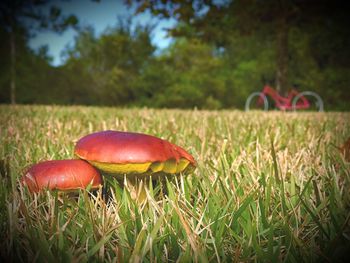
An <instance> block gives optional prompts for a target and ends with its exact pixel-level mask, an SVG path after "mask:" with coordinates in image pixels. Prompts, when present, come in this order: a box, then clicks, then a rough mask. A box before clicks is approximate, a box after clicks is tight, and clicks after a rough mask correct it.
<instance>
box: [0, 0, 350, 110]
mask: <svg viewBox="0 0 350 263" xmlns="http://www.w3.org/2000/svg"><path fill="white" fill-rule="evenodd" d="M349 22H350V15H349V8H348V4H347V3H346V1H340V0H333V1H331V0H329V1H327V0H231V1H229V0H216V1H214V0H203V1H197V0H186V1H179V0H172V1H165V0H129V1H119V0H114V1H112V0H101V1H91V0H90V1H89V0H81V1H67V0H66V1H45V0H32V1H28V0H2V1H1V2H0V61H1V63H0V103H6V104H10V103H12V104H15V103H20V104H63V105H72V104H79V105H103V106H117V107H135V106H136V107H144V106H146V107H155V108H199V109H221V108H239V109H243V107H244V103H245V100H246V98H247V97H248V95H249V94H250V93H252V92H254V91H260V90H262V88H263V86H264V84H266V83H268V84H270V85H272V86H273V87H274V88H276V89H277V90H278V91H279V92H280V94H282V95H283V94H286V92H287V91H288V90H289V89H290V88H291V87H297V89H298V90H299V91H304V90H311V91H315V92H317V93H318V94H320V96H321V97H322V99H323V100H324V103H325V107H326V109H327V110H350V29H349V25H350V23H349Z"/></svg>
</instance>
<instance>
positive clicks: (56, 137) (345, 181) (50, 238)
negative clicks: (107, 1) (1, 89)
mask: <svg viewBox="0 0 350 263" xmlns="http://www.w3.org/2000/svg"><path fill="white" fill-rule="evenodd" d="M349 120H350V114H349V113H288V112H267V113H266V112H249V113H245V112H241V111H231V110H225V111H197V110H188V111H182V110H152V109H118V108H97V107H61V106H15V107H11V106H5V105H3V106H0V132H1V133H0V145H1V146H2V147H1V148H0V159H1V181H0V183H1V184H0V187H1V189H0V206H1V207H0V209H1V211H2V212H1V217H0V220H1V235H2V238H1V240H2V241H1V242H2V244H1V248H2V249H1V255H2V257H5V258H8V259H12V260H14V261H16V262H17V261H18V260H22V261H27V260H28V259H32V260H34V261H35V260H38V261H43V260H44V261H45V260H47V261H49V262H54V261H59V262H62V261H64V262H66V261H79V262H80V261H82V262H84V261H107V262H109V261H113V262H115V261H126V260H131V261H133V262H138V261H140V260H143V261H144V262H163V261H170V262H175V261H179V262H189V261H199V262H206V261H212V262H220V261H221V262H225V261H236V262H237V261H240V262H251V261H257V262H262V261H266V262H276V261H286V262H304V261H306V262H319V261H320V260H322V261H334V262H341V261H342V260H344V262H345V255H346V254H345V252H346V251H347V250H348V249H350V246H349V242H350V241H349V239H350V231H349V228H350V226H349V224H350V223H349V217H350V209H349V207H350V191H349V189H350V172H349V171H350V169H349V168H350V163H349V160H346V158H345V155H343V154H342V153H341V151H340V150H339V147H340V146H342V144H343V143H344V142H345V141H346V140H347V138H349V137H350V121H349ZM106 129H112V130H121V131H134V132H141V133H147V134H152V135H155V136H158V137H161V138H163V139H167V140H169V141H171V142H173V143H175V144H177V145H179V146H181V147H183V148H184V149H186V150H188V151H189V152H190V153H191V154H192V155H193V156H194V157H195V159H196V160H197V168H196V169H195V170H194V171H193V172H191V173H190V174H187V175H180V176H178V177H176V178H174V179H169V180H168V181H166V182H163V183H162V184H159V183H155V184H149V186H148V190H147V191H148V194H147V201H146V202H145V203H144V204H139V203H138V202H137V201H135V200H134V199H133V198H132V197H131V194H130V189H129V188H127V187H122V186H121V184H120V183H118V182H117V181H116V180H114V179H113V178H112V177H111V176H104V178H105V184H106V190H105V191H107V192H108V193H109V199H108V200H107V199H103V198H102V197H103V196H102V190H101V191H97V192H96V193H94V194H93V195H92V194H90V193H89V192H87V191H81V192H80V193H78V194H76V195H74V196H72V195H71V194H63V193H57V192H42V193H41V194H39V195H31V194H30V193H28V191H27V189H26V188H25V187H22V186H21V185H20V184H19V178H20V177H21V176H22V175H23V173H24V171H25V170H26V169H27V168H28V167H29V166H30V165H32V164H34V163H37V162H39V161H42V160H52V159H66V158H74V155H73V148H74V144H75V142H76V141H77V140H78V139H79V138H81V137H82V136H84V135H86V134H88V133H91V132H94V131H100V130H106Z"/></svg>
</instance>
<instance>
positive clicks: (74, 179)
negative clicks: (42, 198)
mask: <svg viewBox="0 0 350 263" xmlns="http://www.w3.org/2000/svg"><path fill="white" fill-rule="evenodd" d="M22 182H23V183H24V185H27V186H28V188H29V191H30V192H39V191H40V190H42V189H50V190H59V191H74V190H78V189H84V188H86V187H87V186H89V185H91V189H96V188H98V187H99V186H100V185H101V184H102V177H101V175H100V174H99V172H98V171H97V170H96V169H95V168H94V167H92V166H91V165H90V164H89V163H87V162H85V161H83V160H55V161H44V162H40V163H38V164H35V165H33V166H32V167H30V168H29V170H27V172H26V173H25V175H24V176H23V177H22Z"/></svg>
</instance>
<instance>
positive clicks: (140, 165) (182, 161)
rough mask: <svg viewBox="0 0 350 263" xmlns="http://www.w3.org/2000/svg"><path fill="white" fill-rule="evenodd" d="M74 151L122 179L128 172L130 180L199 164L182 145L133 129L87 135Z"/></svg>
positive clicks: (181, 169)
mask: <svg viewBox="0 0 350 263" xmlns="http://www.w3.org/2000/svg"><path fill="white" fill-rule="evenodd" d="M75 154H76V155H77V156H78V157H79V158H81V159H84V160H86V161H88V162H89V163H91V164H92V165H93V166H95V167H97V168H98V169H100V170H101V171H102V172H104V173H107V174H112V175H114V176H115V177H117V179H119V180H123V179H124V176H126V178H127V179H128V180H129V179H130V181H133V183H131V184H134V183H135V179H136V180H140V179H149V178H150V177H151V178H152V179H157V178H158V177H164V176H166V175H170V174H177V173H181V172H187V171H189V170H191V169H193V168H194V167H195V166H196V162H195V160H194V158H193V156H192V155H190V154H189V153H188V152H186V151H185V150H184V149H182V148H181V147H179V146H177V145H174V144H172V143H170V142H168V141H166V140H162V139H160V138H157V137H154V136H151V135H146V134H141V133H133V132H120V131H110V130H109V131H101V132H96V133H92V134H89V135H86V136H85V137H83V138H81V139H80V140H79V141H78V142H77V144H76V146H75ZM137 191H138V192H139V189H138V190H137ZM141 191H142V192H143V195H145V193H144V191H143V190H141ZM142 199H143V198H142Z"/></svg>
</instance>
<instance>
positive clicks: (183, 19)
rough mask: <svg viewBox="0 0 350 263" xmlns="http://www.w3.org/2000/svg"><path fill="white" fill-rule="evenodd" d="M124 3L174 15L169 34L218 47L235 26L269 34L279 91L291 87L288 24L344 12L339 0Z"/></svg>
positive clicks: (243, 30)
mask: <svg viewBox="0 0 350 263" xmlns="http://www.w3.org/2000/svg"><path fill="white" fill-rule="evenodd" d="M128 3H129V5H133V4H135V5H136V7H137V12H145V11H146V10H148V11H150V12H152V13H153V14H154V15H157V16H160V17H163V18H168V17H173V18H175V19H177V20H178V22H179V24H178V25H177V26H176V27H175V28H174V29H172V30H170V34H171V35H172V36H175V37H178V36H184V37H197V38H200V39H202V40H203V41H205V42H206V43H213V44H214V45H215V46H216V47H217V48H224V49H225V48H227V47H228V46H230V41H231V40H230V36H231V35H233V34H235V32H239V33H240V35H241V36H247V35H252V34H260V35H262V34H264V35H269V36H271V37H272V38H271V39H272V41H273V42H274V43H275V52H276V56H275V72H276V73H275V84H276V88H277V90H279V91H280V92H282V93H284V92H285V91H286V90H287V89H288V87H289V81H288V75H289V71H288V67H289V64H290V50H289V46H290V39H289V35H290V29H291V28H293V27H305V26H306V27H310V26H312V27H314V28H315V27H316V28H317V29H318V30H322V29H320V28H319V27H318V24H319V23H320V21H322V20H325V19H327V20H329V21H332V22H331V23H334V22H335V21H336V20H338V17H339V16H340V15H341V16H342V17H344V14H346V15H347V12H346V11H345V10H347V9H346V8H345V7H346V5H347V4H346V3H345V2H344V1H340V0H339V1H327V0H320V1H315V0H278V1H276V0H267V1H259V0H231V1H227V2H219V1H213V0H189V1H177V0H171V1H163V0H154V1H147V0H135V1H128ZM347 17H349V16H348V15H347ZM345 20H349V19H345ZM344 22H345V21H343V22H342V23H343V25H345V23H344ZM346 22H348V21H346ZM335 23H336V22H335Z"/></svg>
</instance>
